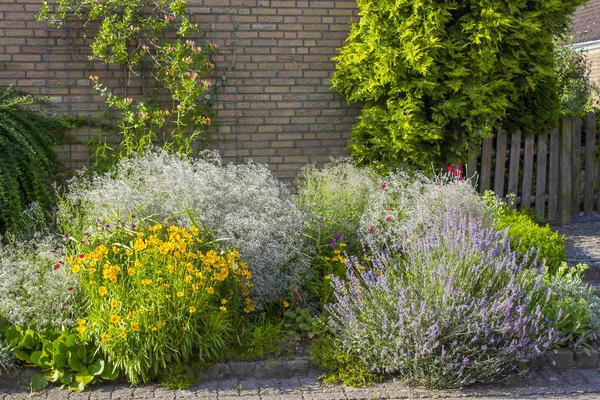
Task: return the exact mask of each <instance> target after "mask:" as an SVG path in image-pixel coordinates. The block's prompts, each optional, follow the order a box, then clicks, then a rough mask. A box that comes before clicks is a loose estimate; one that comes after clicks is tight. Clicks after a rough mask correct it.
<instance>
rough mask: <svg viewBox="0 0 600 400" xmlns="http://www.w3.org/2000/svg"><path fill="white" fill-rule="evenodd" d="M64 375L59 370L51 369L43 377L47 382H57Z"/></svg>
mask: <svg viewBox="0 0 600 400" xmlns="http://www.w3.org/2000/svg"><path fill="white" fill-rule="evenodd" d="M64 375H65V373H64V371H63V370H60V369H51V370H50V371H48V372H46V373H45V374H44V377H45V378H46V380H47V381H49V382H57V381H58V380H60V379H62V378H63V377H64Z"/></svg>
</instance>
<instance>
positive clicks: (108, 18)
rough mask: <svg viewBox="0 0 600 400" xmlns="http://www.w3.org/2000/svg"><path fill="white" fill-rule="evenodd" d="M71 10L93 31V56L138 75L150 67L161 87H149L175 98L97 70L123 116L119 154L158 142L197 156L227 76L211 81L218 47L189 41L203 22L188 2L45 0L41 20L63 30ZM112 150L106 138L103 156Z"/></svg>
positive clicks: (105, 91)
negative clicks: (144, 92) (127, 92)
mask: <svg viewBox="0 0 600 400" xmlns="http://www.w3.org/2000/svg"><path fill="white" fill-rule="evenodd" d="M71 15H75V16H77V17H78V18H79V19H81V20H82V21H83V24H84V27H85V28H86V35H89V36H93V38H92V43H91V51H92V56H91V58H92V59H98V60H101V61H103V62H104V63H106V64H119V65H121V66H125V67H127V68H129V69H130V71H132V72H133V73H135V74H139V73H141V71H142V69H146V71H150V73H151V76H152V79H151V81H152V82H153V84H154V86H155V87H153V88H151V90H149V92H150V93H165V92H166V93H167V94H168V95H170V96H171V97H172V101H168V102H164V101H157V100H156V99H153V98H151V97H148V96H143V97H140V98H132V97H126V96H123V95H120V94H117V93H115V92H114V91H112V90H111V89H110V88H109V87H108V86H107V85H106V84H104V83H103V82H102V80H101V79H100V78H99V77H98V76H97V75H92V76H90V79H91V81H92V83H93V85H94V88H95V89H96V90H98V91H99V92H100V94H101V95H102V96H104V97H105V99H106V103H107V104H108V105H109V106H110V107H112V108H114V109H117V110H120V111H121V113H122V116H123V120H122V122H121V124H120V125H119V131H120V134H121V136H122V137H121V143H120V146H119V148H118V149H115V150H116V152H114V156H116V158H117V159H118V158H120V157H123V156H128V155H130V154H131V153H132V152H138V151H142V150H144V149H145V148H147V147H149V146H152V145H154V144H156V143H157V142H162V143H163V146H164V147H165V148H166V149H168V150H170V151H172V152H175V153H180V154H190V153H192V152H193V150H194V146H193V145H194V143H195V142H200V143H203V142H205V141H206V140H207V139H208V137H209V127H210V126H211V124H213V121H212V119H211V117H212V112H211V103H212V100H213V98H214V96H215V94H216V92H217V90H218V88H219V86H221V85H222V84H223V83H224V81H225V79H226V77H225V76H222V77H220V78H218V79H216V78H212V75H214V69H215V64H214V61H213V55H214V53H215V49H216V47H217V45H216V44H214V43H209V42H201V43H199V42H197V41H194V40H191V39H189V38H190V37H192V36H193V34H194V33H195V32H197V31H198V30H199V29H200V27H199V26H198V25H197V24H194V23H193V22H192V21H191V20H190V18H189V13H188V12H187V2H186V1H185V0H173V1H167V0H56V7H55V8H51V7H49V5H48V3H47V2H46V1H44V3H43V6H42V8H41V10H40V13H39V14H38V16H37V18H38V20H44V21H47V22H48V23H49V25H51V26H54V27H61V26H63V25H64V23H65V21H66V19H67V18H69V17H70V16H71ZM91 32H93V34H92V33H91ZM165 32H174V33H175V35H173V36H174V39H173V40H166V39H164V36H167V35H165ZM110 150H112V149H109V148H108V146H107V145H106V143H104V144H103V145H100V146H99V147H98V148H97V150H96V155H97V159H99V160H104V161H106V160H107V159H108V158H109V157H110V156H109V155H110Z"/></svg>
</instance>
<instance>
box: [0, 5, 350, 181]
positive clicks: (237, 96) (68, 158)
mask: <svg viewBox="0 0 600 400" xmlns="http://www.w3.org/2000/svg"><path fill="white" fill-rule="evenodd" d="M40 3H41V0H0V86H2V87H4V86H9V85H14V86H16V87H17V88H21V89H24V90H27V91H28V92H30V93H35V94H45V95H50V96H53V97H54V98H55V101H54V102H53V103H52V105H51V108H52V109H53V110H55V111H57V112H60V113H78V114H81V115H86V116H89V117H90V118H92V119H94V120H102V121H104V122H106V121H112V116H110V115H109V114H106V113H105V112H103V110H104V105H103V102H102V98H101V97H100V96H99V95H98V94H97V93H96V92H95V91H94V90H93V88H92V87H91V85H90V82H89V80H88V79H87V77H88V76H89V75H90V74H91V73H94V74H98V75H101V77H102V79H103V82H106V83H107V84H108V86H110V87H113V88H115V89H118V88H120V87H123V86H124V82H125V80H127V79H128V78H133V81H132V82H134V83H135V82H138V81H136V79H137V80H139V79H142V78H143V77H131V76H128V75H127V74H126V73H124V71H122V70H121V69H119V68H106V67H105V66H103V65H101V64H99V63H92V62H90V61H88V60H87V56H88V54H87V46H86V44H87V43H86V42H85V41H84V40H83V39H82V36H81V34H82V32H83V31H82V30H81V28H80V27H78V26H77V25H76V24H75V23H74V24H71V25H67V29H62V30H57V29H47V27H45V25H44V24H43V23H40V22H36V21H35V19H34V15H35V13H36V12H37V11H38V9H39V6H40ZM188 4H189V8H190V10H191V11H192V13H194V14H195V15H197V16H198V19H199V21H200V22H201V24H202V26H203V30H204V29H206V35H207V37H208V39H209V40H211V41H215V42H217V43H218V44H219V48H220V53H219V55H218V57H217V67H218V68H219V71H220V72H219V73H225V74H227V77H228V79H227V82H228V83H227V85H226V87H224V89H223V90H222V92H221V93H220V95H219V98H218V101H217V104H216V105H215V111H216V114H217V115H216V118H217V120H218V121H219V122H220V126H219V127H218V128H216V130H215V132H214V133H213V139H214V141H213V144H212V145H211V146H212V147H213V148H216V149H218V150H219V151H220V152H221V155H222V156H223V157H224V160H225V161H232V162H243V161H246V160H249V159H252V160H254V161H257V162H265V163H269V164H270V167H271V169H272V170H273V172H274V173H275V175H277V176H278V177H280V178H283V179H285V180H291V179H293V178H294V177H295V176H296V174H297V172H298V170H299V169H300V168H301V167H302V166H304V165H305V164H306V163H307V162H319V163H320V162H325V161H327V160H328V159H329V158H330V157H332V156H341V155H347V154H348V150H347V149H346V146H347V139H348V137H349V133H350V130H351V127H352V125H353V124H354V123H355V118H356V116H357V115H358V112H359V107H358V106H350V107H349V106H348V105H347V104H346V103H345V101H344V100H343V98H342V97H341V96H339V95H338V94H337V93H335V92H333V91H332V90H331V89H330V88H329V86H330V78H331V75H332V73H333V71H334V69H335V66H334V63H333V62H332V61H331V57H332V56H334V55H335V54H336V49H338V48H340V47H341V46H342V45H343V41H344V39H345V37H346V35H347V32H348V28H349V22H350V20H351V19H353V18H354V19H355V18H356V16H357V9H356V2H355V0H330V1H315V0H281V1H278V0H188ZM234 54H235V56H234ZM234 60H235V62H234ZM228 66H233V68H231V69H229V70H227V71H226V69H227V67H228ZM128 90H129V92H128V94H129V95H133V96H135V94H138V93H141V92H142V91H143V90H144V86H143V85H136V84H134V85H132V87H130V88H129V89H128ZM96 133H97V130H96V129H94V128H86V129H81V130H78V131H77V133H76V134H77V136H78V138H79V140H78V141H74V143H71V144H68V145H64V146H62V147H61V148H60V149H59V153H60V157H61V159H62V160H63V161H64V162H65V163H66V164H67V166H69V167H71V168H78V167H81V166H82V165H84V164H85V163H86V162H87V160H88V156H89V154H88V150H87V148H86V146H85V145H84V144H83V143H84V142H85V141H87V140H89V139H90V138H92V137H93V136H94V135H95V134H96Z"/></svg>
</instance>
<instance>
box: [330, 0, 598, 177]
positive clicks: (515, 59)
mask: <svg viewBox="0 0 600 400" xmlns="http://www.w3.org/2000/svg"><path fill="white" fill-rule="evenodd" d="M585 2H586V0H570V1H562V0H551V1H537V2H523V1H519V0H510V1H503V0H502V1H501V0H493V1H488V0H486V1H483V0H477V1H468V2H467V1H462V2H456V1H445V2H440V1H437V2H423V1H412V0H394V1H386V2H381V1H376V0H358V1H357V4H358V8H359V10H360V11H359V15H360V21H359V22H356V23H353V24H352V27H351V30H350V33H349V35H348V38H347V40H346V45H345V46H344V47H343V48H342V49H341V51H340V54H339V55H338V56H336V57H335V58H334V60H335V61H336V62H337V65H336V72H335V74H334V76H333V78H332V87H333V88H334V89H336V90H337V91H339V92H340V93H341V94H342V95H344V96H345V97H346V99H347V100H348V102H350V103H354V102H361V103H363V104H364V106H363V111H362V114H361V116H360V117H359V118H358V124H357V125H356V126H355V128H354V130H353V133H352V151H353V154H354V156H356V157H357V158H358V160H359V161H360V162H361V163H365V164H376V165H378V166H379V167H380V168H383V169H385V168H392V169H395V168H397V167H398V166H399V165H400V164H401V163H403V162H405V161H408V162H410V163H412V164H415V165H417V166H420V167H422V168H426V167H427V166H428V165H429V163H430V162H432V161H434V162H439V163H440V164H442V165H448V164H450V163H452V162H455V161H456V160H457V159H465V158H466V157H467V156H468V155H469V153H470V152H471V151H472V150H473V146H474V145H477V144H479V143H480V142H481V140H482V138H484V137H487V136H489V134H490V132H491V130H492V128H494V127H495V126H497V125H500V124H502V125H505V126H508V127H511V126H518V127H519V128H521V129H522V130H524V131H525V132H539V131H543V130H544V129H546V128H549V127H551V125H554V124H555V123H556V122H557V118H558V112H559V102H558V94H557V89H556V73H555V71H554V43H553V37H554V36H558V35H560V34H561V33H563V32H565V31H566V30H567V29H568V23H569V20H570V19H569V15H570V14H571V13H573V11H574V10H575V8H576V7H577V6H579V5H581V4H584V3H585Z"/></svg>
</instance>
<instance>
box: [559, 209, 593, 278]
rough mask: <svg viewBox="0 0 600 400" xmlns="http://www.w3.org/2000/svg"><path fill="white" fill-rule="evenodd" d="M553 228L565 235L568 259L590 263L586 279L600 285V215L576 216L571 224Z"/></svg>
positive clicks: (572, 261)
mask: <svg viewBox="0 0 600 400" xmlns="http://www.w3.org/2000/svg"><path fill="white" fill-rule="evenodd" d="M552 229H555V230H557V231H558V232H560V233H561V234H563V235H565V243H566V245H567V261H569V263H571V264H577V263H585V264H588V265H589V266H590V269H589V270H588V271H586V273H585V275H586V280H587V281H588V282H590V283H592V284H594V285H595V286H596V287H600V216H598V215H595V216H592V217H575V218H573V219H572V224H571V225H568V226H562V227H559V226H553V227H552Z"/></svg>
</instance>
